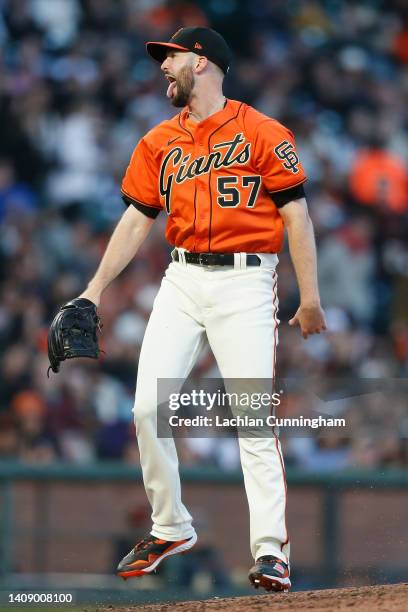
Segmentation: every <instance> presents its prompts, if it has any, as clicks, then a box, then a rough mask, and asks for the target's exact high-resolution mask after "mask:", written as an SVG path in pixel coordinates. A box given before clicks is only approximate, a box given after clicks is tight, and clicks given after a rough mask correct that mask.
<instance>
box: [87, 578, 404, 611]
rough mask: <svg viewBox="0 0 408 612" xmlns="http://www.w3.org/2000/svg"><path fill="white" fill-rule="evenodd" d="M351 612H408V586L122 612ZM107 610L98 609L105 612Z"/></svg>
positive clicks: (212, 601)
mask: <svg viewBox="0 0 408 612" xmlns="http://www.w3.org/2000/svg"><path fill="white" fill-rule="evenodd" d="M350 609H353V610H355V611H356V612H357V611H358V612H380V611H381V612H397V611H398V612H402V611H404V612H406V611H407V610H408V583H404V584H393V585H386V586H385V585H382V586H371V587H354V588H351V589H332V590H326V591H302V592H299V593H286V594H285V593H270V594H266V595H255V597H233V598H230V599H210V600H207V601H186V602H181V603H166V604H155V605H142V606H137V607H136V606H132V607H131V608H122V609H121V612H125V611H126V612H217V611H218V610H224V611H231V612H266V611H267V610H276V611H278V610H279V612H289V611H291V610H318V611H319V612H333V611H334V610H335V611H336V612H337V610H341V611H343V612H345V611H346V610H348V612H350ZM105 610H106V611H107V610H108V609H107V608H98V612H105ZM109 612H112V608H110V610H109Z"/></svg>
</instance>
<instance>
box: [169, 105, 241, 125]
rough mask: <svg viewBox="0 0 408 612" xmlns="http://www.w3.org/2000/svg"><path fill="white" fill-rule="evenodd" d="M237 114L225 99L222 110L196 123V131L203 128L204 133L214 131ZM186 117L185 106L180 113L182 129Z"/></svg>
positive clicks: (186, 110)
mask: <svg viewBox="0 0 408 612" xmlns="http://www.w3.org/2000/svg"><path fill="white" fill-rule="evenodd" d="M236 114H237V109H236V108H235V106H234V104H233V103H232V101H231V100H229V99H228V98H227V100H226V104H225V106H224V108H222V109H221V110H219V111H217V112H216V113H213V114H212V115H210V116H209V117H207V118H206V119H203V121H198V122H197V123H196V130H197V129H200V128H204V129H205V131H206V132H213V131H214V130H215V129H217V128H218V127H220V126H221V125H223V124H224V123H227V121H229V120H230V119H232V118H233V117H235V116H236ZM187 117H188V107H187V106H186V107H185V108H183V110H182V111H181V113H180V120H181V121H180V123H181V125H182V126H183V127H185V122H186V119H187Z"/></svg>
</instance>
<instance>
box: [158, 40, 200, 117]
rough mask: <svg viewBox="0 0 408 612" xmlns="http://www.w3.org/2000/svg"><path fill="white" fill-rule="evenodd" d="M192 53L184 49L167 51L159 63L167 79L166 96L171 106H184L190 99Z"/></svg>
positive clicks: (192, 73) (192, 75) (192, 82)
mask: <svg viewBox="0 0 408 612" xmlns="http://www.w3.org/2000/svg"><path fill="white" fill-rule="evenodd" d="M192 55H193V54H192V53H186V52H184V51H178V52H175V51H169V52H168V53H167V57H166V59H165V60H164V62H163V63H162V65H161V69H162V70H163V72H164V74H165V75H166V78H167V80H168V81H169V86H168V88H167V94H166V95H167V97H168V98H169V99H170V101H171V103H172V104H173V106H176V107H177V108H180V107H182V106H186V104H188V103H189V101H190V99H191V93H192V91H193V88H194V72H193V67H192V64H193V59H194V58H193V57H192Z"/></svg>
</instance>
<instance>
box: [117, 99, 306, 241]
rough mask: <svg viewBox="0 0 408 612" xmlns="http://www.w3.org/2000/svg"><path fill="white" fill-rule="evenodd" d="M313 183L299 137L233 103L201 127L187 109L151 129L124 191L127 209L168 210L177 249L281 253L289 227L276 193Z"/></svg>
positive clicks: (171, 238)
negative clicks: (299, 150)
mask: <svg viewBox="0 0 408 612" xmlns="http://www.w3.org/2000/svg"><path fill="white" fill-rule="evenodd" d="M305 180H306V175H305V172H304V170H303V167H302V165H301V164H300V162H299V158H298V155H297V153H296V148H295V142H294V138H293V134H292V132H291V131H290V130H288V129H287V128H286V127H284V126H283V125H282V124H281V123H279V122H278V121H276V120H275V119H271V118H269V117H267V116H266V115H263V114H262V113H260V112H258V111H256V110H255V109H254V108H252V107H251V106H248V105H247V104H244V103H242V102H237V101H235V100H228V101H227V103H226V105H225V107H224V108H223V109H222V110H220V111H218V112H217V113H214V114H213V115H211V116H210V117H208V118H207V119H205V120H204V121H201V122H199V123H195V122H193V121H192V120H190V119H189V118H188V109H187V108H185V109H184V110H183V111H181V113H179V114H178V115H176V116H175V117H173V118H172V119H170V120H168V121H163V122H162V123H160V124H159V125H157V126H156V127H154V128H153V129H152V130H150V132H148V133H147V134H146V135H145V136H144V137H143V138H142V139H141V140H140V142H139V143H138V145H137V146H136V148H135V150H134V152H133V155H132V158H131V160H130V163H129V166H128V168H127V170H126V174H125V177H124V179H123V183H122V192H123V195H124V199H125V201H126V202H127V203H134V204H135V206H136V207H138V206H139V207H142V208H141V209H143V208H144V209H145V210H147V212H148V213H149V212H150V209H152V210H151V212H152V214H151V215H149V216H155V212H156V211H157V212H159V211H160V210H162V209H163V210H165V211H166V213H167V215H168V218H167V227H166V238H167V240H168V241H169V243H170V244H172V245H174V246H177V247H182V248H185V249H187V250H188V251H192V252H211V253H236V252H243V253H244V252H246V253H257V252H263V253H276V252H278V251H280V249H281V248H282V243H283V230H284V226H283V220H282V217H281V215H280V214H279V210H278V207H277V206H276V203H275V202H274V194H275V193H278V192H281V191H283V190H286V189H289V188H291V187H295V186H296V185H300V184H301V183H303V182H304V181H305ZM146 207H147V208H146Z"/></svg>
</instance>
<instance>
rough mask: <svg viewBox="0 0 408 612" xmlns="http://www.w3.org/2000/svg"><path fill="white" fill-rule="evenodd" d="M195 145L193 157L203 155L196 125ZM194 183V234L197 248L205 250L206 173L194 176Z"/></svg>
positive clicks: (204, 154) (206, 233) (200, 137)
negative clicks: (195, 208) (195, 190)
mask: <svg viewBox="0 0 408 612" xmlns="http://www.w3.org/2000/svg"><path fill="white" fill-rule="evenodd" d="M195 137H196V145H195V148H194V149H195V158H197V157H205V156H206V153H207V151H206V150H205V148H204V140H203V131H202V129H201V128H200V127H199V126H197V128H196V133H195ZM195 184H196V189H197V196H196V207H197V210H196V234H197V250H201V251H202V250H207V249H206V247H205V246H204V245H205V244H206V241H207V236H208V217H209V214H210V213H209V206H208V199H209V196H208V174H204V175H201V176H197V177H196V178H195Z"/></svg>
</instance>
